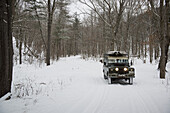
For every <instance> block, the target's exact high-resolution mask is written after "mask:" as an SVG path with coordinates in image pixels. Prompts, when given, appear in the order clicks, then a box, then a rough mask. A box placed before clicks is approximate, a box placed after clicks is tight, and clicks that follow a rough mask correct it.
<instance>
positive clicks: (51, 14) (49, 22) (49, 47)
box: [46, 0, 55, 66]
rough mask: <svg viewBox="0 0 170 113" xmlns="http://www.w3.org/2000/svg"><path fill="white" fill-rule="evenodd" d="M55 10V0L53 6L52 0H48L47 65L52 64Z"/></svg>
mask: <svg viewBox="0 0 170 113" xmlns="http://www.w3.org/2000/svg"><path fill="white" fill-rule="evenodd" d="M54 10H55V0H54V1H53V6H52V7H51V0H48V28H47V29H48V31H47V32H48V41H47V53H46V54H47V55H46V63H47V66H48V65H50V56H51V27H52V21H53V13H54Z"/></svg>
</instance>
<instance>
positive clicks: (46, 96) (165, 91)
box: [0, 56, 170, 113]
mask: <svg viewBox="0 0 170 113" xmlns="http://www.w3.org/2000/svg"><path fill="white" fill-rule="evenodd" d="M134 64H135V65H134V67H135V69H136V78H135V79H134V84H133V85H128V84H124V83H123V84H122V83H121V82H120V83H114V84H112V85H108V84H107V81H106V80H104V79H103V75H102V64H101V63H99V62H96V61H93V60H87V61H85V60H83V59H81V57H80V56H76V57H68V58H62V59H60V60H59V61H58V62H55V63H54V64H53V65H51V66H49V67H41V68H39V67H36V66H34V65H24V64H23V65H16V66H15V67H14V77H13V88H12V94H13V96H12V99H10V100H7V101H0V113H125V112H126V113H170V108H169V106H170V83H169V82H170V81H168V80H169V78H170V77H169V76H170V73H167V76H166V77H167V78H166V80H160V79H159V76H158V75H159V72H158V71H157V70H156V68H157V66H156V65H154V64H142V62H141V61H140V60H135V63H134ZM169 66H170V63H169V64H168V66H167V67H169ZM168 69H170V68H168ZM169 71H170V70H169Z"/></svg>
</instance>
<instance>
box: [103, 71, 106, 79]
mask: <svg viewBox="0 0 170 113" xmlns="http://www.w3.org/2000/svg"><path fill="white" fill-rule="evenodd" d="M103 76H104V79H107V76H106V75H105V73H104V70H103Z"/></svg>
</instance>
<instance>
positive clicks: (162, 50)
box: [160, 0, 165, 79]
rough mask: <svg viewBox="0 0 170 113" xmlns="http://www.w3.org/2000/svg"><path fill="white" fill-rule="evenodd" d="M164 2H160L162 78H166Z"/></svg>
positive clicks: (161, 0)
mask: <svg viewBox="0 0 170 113" xmlns="http://www.w3.org/2000/svg"><path fill="white" fill-rule="evenodd" d="M163 1H164V0H160V44H161V57H160V78H161V79H164V78H165V37H164V34H163V30H164V18H163Z"/></svg>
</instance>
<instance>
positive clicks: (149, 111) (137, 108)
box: [128, 86, 161, 113]
mask: <svg viewBox="0 0 170 113" xmlns="http://www.w3.org/2000/svg"><path fill="white" fill-rule="evenodd" d="M132 88H133V89H132ZM129 90H130V91H129V92H128V95H129V101H130V108H131V113H161V112H160V110H159V109H158V106H156V104H155V103H154V102H153V100H152V99H151V97H150V95H149V94H147V93H146V92H145V91H144V90H143V89H142V88H140V86H139V87H137V86H134V87H131V88H129ZM132 94H133V96H131V95H132ZM135 103H136V104H137V105H136V104H135ZM141 108H142V109H141Z"/></svg>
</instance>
